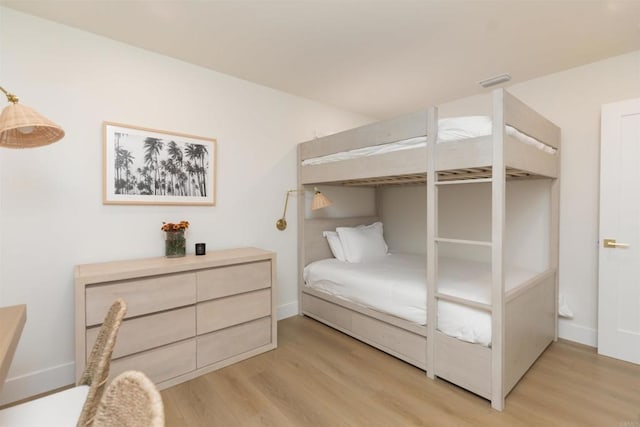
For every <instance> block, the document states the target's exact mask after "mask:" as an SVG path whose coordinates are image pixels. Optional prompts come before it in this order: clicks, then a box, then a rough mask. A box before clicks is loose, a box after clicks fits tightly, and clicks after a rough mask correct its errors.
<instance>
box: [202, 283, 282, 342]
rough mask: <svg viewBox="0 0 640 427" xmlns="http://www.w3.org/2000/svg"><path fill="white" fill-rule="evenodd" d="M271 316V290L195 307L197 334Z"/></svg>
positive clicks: (217, 300)
mask: <svg viewBox="0 0 640 427" xmlns="http://www.w3.org/2000/svg"><path fill="white" fill-rule="evenodd" d="M269 315H271V289H263V290H260V291H254V292H248V293H246V294H240V295H234V296H231V297H226V298H219V299H216V300H211V301H205V302H201V303H198V304H197V306H196V322H197V326H196V331H197V334H198V335H200V334H205V333H207V332H212V331H216V330H218V329H222V328H226V327H228V326H233V325H237V324H239V323H244V322H247V321H249V320H254V319H259V318H261V317H265V316H269Z"/></svg>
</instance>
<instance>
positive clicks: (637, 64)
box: [382, 51, 640, 346]
mask: <svg viewBox="0 0 640 427" xmlns="http://www.w3.org/2000/svg"><path fill="white" fill-rule="evenodd" d="M507 71H508V70H507ZM508 90H509V91H510V92H511V93H513V94H514V95H515V96H517V97H518V98H519V99H521V100H522V101H524V102H525V103H526V104H528V105H530V106H531V107H532V108H534V109H535V110H537V111H538V112H540V113H541V114H543V115H544V116H546V117H547V118H549V119H550V120H551V121H553V122H554V123H555V124H557V125H558V126H560V128H561V129H562V165H561V170H562V173H561V176H562V178H561V186H560V187H561V201H560V293H561V294H563V295H564V296H565V297H566V299H567V302H568V303H569V305H570V307H571V309H572V310H573V312H574V315H575V316H574V318H573V319H572V320H566V319H561V321H560V336H561V337H562V338H566V339H569V340H573V341H577V342H581V343H584V344H587V345H591V346H595V345H596V344H597V343H596V337H597V334H596V327H597V313H598V311H597V290H598V288H597V286H598V283H597V277H598V276H597V271H598V209H599V206H598V200H599V199H598V198H599V168H600V164H599V162H600V154H599V153H600V107H601V105H602V104H605V103H609V102H615V101H619V100H624V99H630V98H637V97H639V96H640V51H638V52H633V53H630V54H626V55H622V56H617V57H613V58H610V59H607V60H604V61H599V62H596V63H593V64H588V65H584V66H581V67H577V68H573V69H570V70H567V71H563V72H560V73H556V74H552V75H548V76H545V77H541V78H538V79H534V80H530V81H527V82H524V83H521V84H517V85H513V86H511V87H509V88H508ZM490 112H491V109H490V100H489V98H488V95H487V96H474V97H469V98H465V99H461V100H457V101H453V102H450V103H446V104H443V105H440V106H439V115H440V116H441V117H448V116H455V115H474V114H490ZM399 191H404V192H415V191H419V190H418V189H417V188H413V189H412V188H407V189H403V190H401V189H389V190H386V191H384V192H383V193H382V194H383V197H384V199H385V201H384V202H383V204H382V205H383V211H382V212H383V214H382V216H383V218H385V230H386V232H387V233H394V232H398V233H404V234H403V235H398V236H395V235H391V234H387V238H388V239H389V243H390V246H391V247H392V248H393V247H394V245H395V246H398V245H400V246H402V245H405V247H408V248H409V249H413V248H414V247H419V245H420V244H421V243H418V242H417V241H416V240H415V239H413V241H411V240H406V242H403V240H405V239H409V234H408V232H407V230H411V227H409V226H408V225H407V224H404V225H395V224H394V225H392V224H387V222H388V221H387V219H389V217H390V215H391V216H393V215H396V214H397V212H398V211H400V210H403V211H405V212H410V216H409V218H414V217H415V216H417V215H420V213H421V212H424V211H425V210H426V201H425V200H424V199H420V197H421V196H419V195H418V196H416V194H415V193H414V194H413V195H409V199H405V200H406V201H405V205H402V204H401V203H400V202H399V199H398V197H405V196H406V195H401V194H400V193H399ZM390 200H391V201H392V203H394V204H395V207H389V206H388V204H387V201H390ZM393 211H395V212H393ZM416 234H417V235H422V234H420V233H416Z"/></svg>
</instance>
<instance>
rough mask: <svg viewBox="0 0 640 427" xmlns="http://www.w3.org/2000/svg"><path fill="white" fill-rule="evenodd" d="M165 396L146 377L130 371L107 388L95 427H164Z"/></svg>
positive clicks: (97, 414)
mask: <svg viewBox="0 0 640 427" xmlns="http://www.w3.org/2000/svg"><path fill="white" fill-rule="evenodd" d="M163 426H164V407H163V405H162V397H161V396H160V392H159V391H158V389H157V388H156V386H155V384H153V382H151V380H150V379H149V378H147V376H146V375H145V374H143V373H142V372H139V371H127V372H124V373H122V374H120V375H118V376H117V377H116V378H115V379H114V380H113V381H112V382H111V384H109V387H107V390H106V391H105V393H104V395H103V396H102V399H101V400H100V403H99V405H98V410H97V412H96V416H95V418H94V420H93V427H163Z"/></svg>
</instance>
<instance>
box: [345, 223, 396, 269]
mask: <svg viewBox="0 0 640 427" xmlns="http://www.w3.org/2000/svg"><path fill="white" fill-rule="evenodd" d="M336 232H337V233H338V236H339V237H340V241H341V242H342V249H343V250H344V255H345V258H346V259H347V261H348V262H362V261H365V260H368V259H371V258H376V257H381V256H384V255H386V254H387V253H388V252H389V247H388V246H387V243H386V242H385V241H384V237H383V236H382V223H381V222H374V223H373V224H371V225H367V226H364V227H363V226H360V227H338V228H336Z"/></svg>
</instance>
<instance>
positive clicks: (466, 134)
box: [302, 116, 557, 166]
mask: <svg viewBox="0 0 640 427" xmlns="http://www.w3.org/2000/svg"><path fill="white" fill-rule="evenodd" d="M505 130H506V133H507V135H509V136H511V137H513V138H515V139H516V140H517V141H519V142H522V143H523V144H527V145H531V146H533V147H535V148H537V149H538V150H540V151H542V152H544V153H547V154H550V155H553V154H555V153H556V151H557V150H556V149H555V148H553V147H551V146H550V145H547V144H545V143H544V142H541V141H538V140H537V139H535V138H532V137H530V136H528V135H526V134H524V133H522V132H520V131H519V130H518V129H516V128H514V127H512V126H509V125H507V126H505ZM491 132H492V122H491V118H490V117H488V116H468V117H452V118H446V119H440V120H438V141H437V143H438V144H440V143H446V142H450V141H460V140H464V139H471V138H478V137H482V136H488V135H491ZM426 145H427V137H426V136H419V137H416V138H410V139H405V140H402V141H395V142H390V143H387V144H379V145H373V146H369V147H363V148H357V149H354V150H349V151H342V152H339V153H333V154H327V155H325V156H319V157H313V158H310V159H306V160H303V161H302V166H314V165H322V164H326V163H333V162H340V161H344V160H351V159H359V158H363V157H369V156H376V155H380V154H386V153H391V152H395V151H402V150H409V149H413V148H421V147H426Z"/></svg>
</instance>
